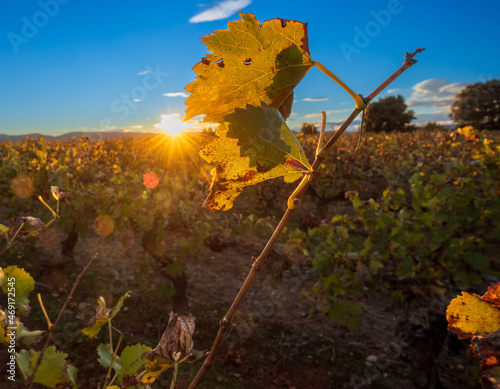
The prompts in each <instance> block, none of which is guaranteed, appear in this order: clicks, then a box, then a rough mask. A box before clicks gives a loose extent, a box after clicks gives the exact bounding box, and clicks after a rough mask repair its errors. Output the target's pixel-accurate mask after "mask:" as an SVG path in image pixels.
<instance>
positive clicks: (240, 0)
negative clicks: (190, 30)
mask: <svg viewBox="0 0 500 389" xmlns="http://www.w3.org/2000/svg"><path fill="white" fill-rule="evenodd" d="M251 3H252V0H222V1H219V2H216V3H215V5H214V6H212V7H210V8H208V9H206V10H205V11H203V12H200V13H198V14H196V15H194V16H193V17H192V18H191V19H189V23H200V22H211V21H213V20H221V19H226V18H228V17H230V16H231V15H233V14H235V13H236V12H238V11H239V10H240V9H243V8H245V7H246V6H247V5H250V4H251Z"/></svg>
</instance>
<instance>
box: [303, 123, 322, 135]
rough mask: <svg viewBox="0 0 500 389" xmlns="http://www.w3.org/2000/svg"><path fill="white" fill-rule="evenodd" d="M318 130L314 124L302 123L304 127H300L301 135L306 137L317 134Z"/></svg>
mask: <svg viewBox="0 0 500 389" xmlns="http://www.w3.org/2000/svg"><path fill="white" fill-rule="evenodd" d="M317 132H318V131H317V128H316V125H315V124H314V123H302V126H300V133H301V134H304V135H312V134H316V133H317Z"/></svg>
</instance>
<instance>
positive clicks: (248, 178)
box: [238, 171, 257, 182]
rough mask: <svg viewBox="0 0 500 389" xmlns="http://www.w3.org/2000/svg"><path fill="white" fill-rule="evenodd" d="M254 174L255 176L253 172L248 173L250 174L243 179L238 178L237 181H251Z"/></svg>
mask: <svg viewBox="0 0 500 389" xmlns="http://www.w3.org/2000/svg"><path fill="white" fill-rule="evenodd" d="M256 174H257V173H256V172H254V171H250V172H248V173H246V174H245V175H244V176H243V177H240V178H239V179H238V181H240V182H245V181H249V180H251V179H252V178H254V177H255V175H256Z"/></svg>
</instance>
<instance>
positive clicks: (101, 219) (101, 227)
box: [94, 215, 115, 236]
mask: <svg viewBox="0 0 500 389" xmlns="http://www.w3.org/2000/svg"><path fill="white" fill-rule="evenodd" d="M114 229H115V222H114V221H113V219H111V217H110V216H108V215H100V216H97V217H96V219H95V220H94V230H95V232H96V233H97V234H99V235H101V236H108V235H109V234H111V233H112V232H113V230H114Z"/></svg>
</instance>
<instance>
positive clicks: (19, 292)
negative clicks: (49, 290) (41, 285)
mask: <svg viewBox="0 0 500 389" xmlns="http://www.w3.org/2000/svg"><path fill="white" fill-rule="evenodd" d="M3 272H4V278H3V282H2V284H1V286H2V290H3V292H4V293H5V294H8V292H9V288H10V287H11V286H14V287H15V289H16V315H17V316H27V315H28V314H29V312H30V310H31V308H30V305H29V299H28V295H29V294H30V293H31V291H32V290H33V289H34V288H35V280H34V279H33V277H31V276H30V275H29V273H27V272H26V271H25V270H24V269H22V268H19V267H17V266H8V267H6V268H4V269H3ZM12 279H14V281H13V282H10V281H9V282H7V281H8V280H12Z"/></svg>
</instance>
